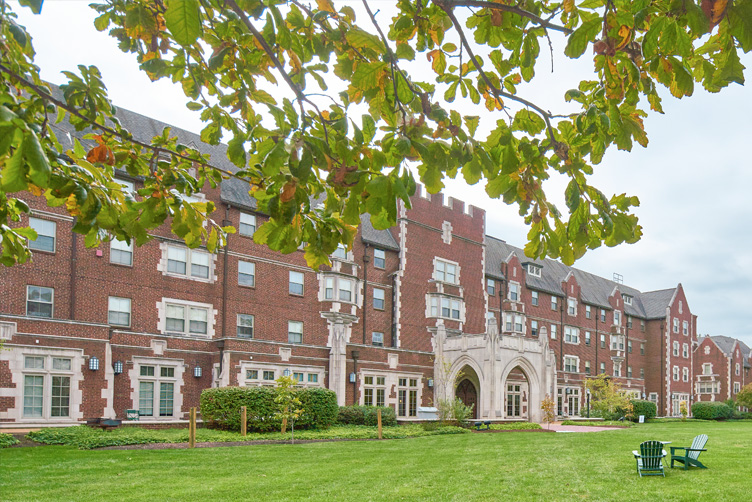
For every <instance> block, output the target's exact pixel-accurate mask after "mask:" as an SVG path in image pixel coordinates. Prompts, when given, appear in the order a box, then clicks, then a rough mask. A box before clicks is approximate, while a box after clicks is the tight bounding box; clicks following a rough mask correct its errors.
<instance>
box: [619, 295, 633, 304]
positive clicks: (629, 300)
mask: <svg viewBox="0 0 752 502" xmlns="http://www.w3.org/2000/svg"><path fill="white" fill-rule="evenodd" d="M621 297H622V299H623V300H624V305H632V297H631V296H629V295H621Z"/></svg>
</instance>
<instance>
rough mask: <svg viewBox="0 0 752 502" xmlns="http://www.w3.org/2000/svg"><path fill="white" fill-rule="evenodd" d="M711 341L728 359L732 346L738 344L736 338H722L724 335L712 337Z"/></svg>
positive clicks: (732, 349)
mask: <svg viewBox="0 0 752 502" xmlns="http://www.w3.org/2000/svg"><path fill="white" fill-rule="evenodd" d="M710 339H711V340H713V342H714V343H715V344H716V346H717V347H718V348H719V349H720V350H721V352H723V353H724V354H725V355H726V357H730V356H731V354H732V352H733V351H734V344H735V343H736V342H738V341H739V340H737V339H736V338H731V337H730V336H724V335H714V336H711V337H710Z"/></svg>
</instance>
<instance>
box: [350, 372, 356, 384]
mask: <svg viewBox="0 0 752 502" xmlns="http://www.w3.org/2000/svg"><path fill="white" fill-rule="evenodd" d="M350 383H355V373H350Z"/></svg>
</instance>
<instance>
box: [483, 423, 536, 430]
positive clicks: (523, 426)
mask: <svg viewBox="0 0 752 502" xmlns="http://www.w3.org/2000/svg"><path fill="white" fill-rule="evenodd" d="M490 427H491V430H492V431H530V430H538V429H542V427H541V426H540V424H536V423H533V422H513V423H507V424H491V426H490Z"/></svg>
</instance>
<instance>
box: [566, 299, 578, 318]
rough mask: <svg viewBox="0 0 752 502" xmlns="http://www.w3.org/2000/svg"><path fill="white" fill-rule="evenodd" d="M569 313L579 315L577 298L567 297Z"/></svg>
mask: <svg viewBox="0 0 752 502" xmlns="http://www.w3.org/2000/svg"><path fill="white" fill-rule="evenodd" d="M567 315H571V316H576V315H577V299H576V298H567Z"/></svg>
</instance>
